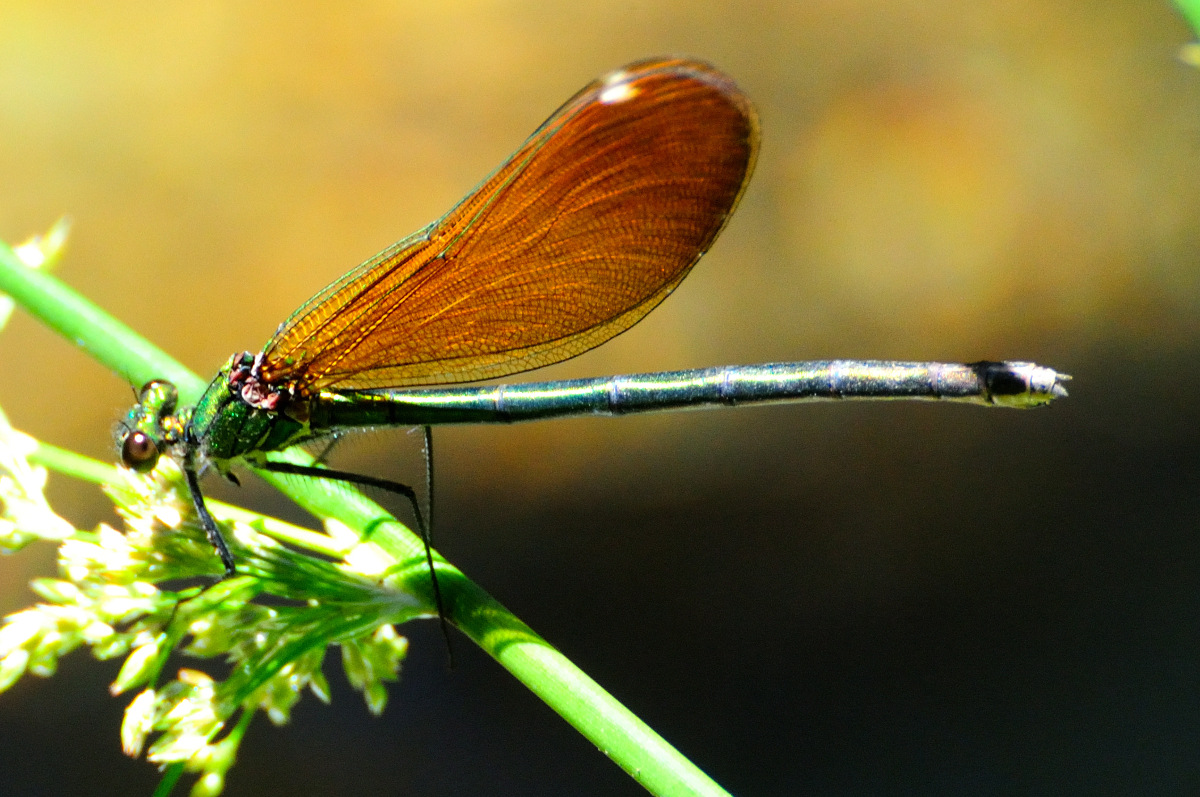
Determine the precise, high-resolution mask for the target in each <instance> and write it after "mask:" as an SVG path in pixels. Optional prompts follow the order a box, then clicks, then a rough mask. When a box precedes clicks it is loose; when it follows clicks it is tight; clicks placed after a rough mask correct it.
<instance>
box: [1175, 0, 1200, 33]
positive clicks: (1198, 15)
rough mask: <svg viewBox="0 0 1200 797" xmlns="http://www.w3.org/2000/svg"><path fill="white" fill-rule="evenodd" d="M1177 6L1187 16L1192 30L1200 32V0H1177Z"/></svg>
mask: <svg viewBox="0 0 1200 797" xmlns="http://www.w3.org/2000/svg"><path fill="white" fill-rule="evenodd" d="M1175 6H1176V8H1178V9H1179V10H1180V11H1181V12H1182V13H1183V15H1184V17H1186V18H1187V21H1188V22H1189V23H1190V24H1191V26H1192V30H1193V31H1196V32H1197V33H1198V34H1200V0H1175Z"/></svg>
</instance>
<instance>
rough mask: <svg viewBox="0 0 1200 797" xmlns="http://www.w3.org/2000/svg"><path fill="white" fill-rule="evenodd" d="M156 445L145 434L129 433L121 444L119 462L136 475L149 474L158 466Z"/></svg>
mask: <svg viewBox="0 0 1200 797" xmlns="http://www.w3.org/2000/svg"><path fill="white" fill-rule="evenodd" d="M158 456H159V450H158V444H157V443H155V442H154V439H153V438H152V437H150V435H148V434H146V433H145V432H130V433H129V434H128V435H126V436H125V442H123V443H121V462H123V463H124V464H125V467H127V468H129V469H131V470H136V471H137V472H138V473H149V472H150V471H152V470H154V466H155V465H157V464H158Z"/></svg>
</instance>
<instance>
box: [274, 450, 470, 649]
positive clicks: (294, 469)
mask: <svg viewBox="0 0 1200 797" xmlns="http://www.w3.org/2000/svg"><path fill="white" fill-rule="evenodd" d="M427 428H428V427H427ZM431 445H432V437H431V435H429V434H428V433H427V434H426V461H427V462H428V463H429V464H432V462H433V456H432V449H431ZM256 467H260V468H262V469H263V470H267V471H271V472H273V473H288V474H292V475H294V476H310V477H312V478H315V479H332V480H334V481H341V482H347V483H349V484H361V485H363V486H365V487H375V488H377V489H380V490H384V491H386V492H389V493H395V494H396V495H400V496H403V497H404V498H406V499H408V502H409V503H410V504H411V505H412V508H413V514H414V515H416V518H417V527H418V528H419V529H420V530H421V541H422V542H424V543H425V562H426V563H427V564H428V565H429V580H430V582H431V583H432V585H433V600H434V603H435V604H436V605H437V612H438V620H440V621H441V624H442V634H443V635H444V636H445V637H446V646H447V648H449V645H450V627H449V625H448V624H447V622H446V609H445V605H444V604H443V603H442V590H441V587H440V586H439V585H438V578H437V570H436V569H435V568H434V566H433V550H432V542H431V541H430V532H429V525H428V524H427V523H426V521H425V516H424V515H423V514H422V512H421V505H420V503H419V502H418V501H417V493H416V491H415V490H413V488H411V487H409V486H408V485H407V484H401V483H400V482H394V481H390V480H388V479H378V478H376V477H374V476H364V475H363V474H361V473H350V472H349V471H344V470H333V469H332V468H318V467H314V466H312V465H297V464H295V463H292V462H276V461H274V460H265V461H263V462H261V463H259V464H257V465H256ZM427 478H428V483H429V485H430V486H432V484H433V477H432V476H428V477H427ZM432 504H433V502H432V501H430V506H431V507H432ZM451 655H453V654H451Z"/></svg>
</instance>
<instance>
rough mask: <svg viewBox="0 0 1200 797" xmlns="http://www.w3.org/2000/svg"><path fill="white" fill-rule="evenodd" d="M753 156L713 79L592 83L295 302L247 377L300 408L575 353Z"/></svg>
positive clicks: (713, 226)
mask: <svg viewBox="0 0 1200 797" xmlns="http://www.w3.org/2000/svg"><path fill="white" fill-rule="evenodd" d="M757 149H758V121H757V118H756V116H755V113H754V109H753V108H752V107H751V105H750V102H749V100H748V99H747V98H746V96H745V95H743V94H742V93H741V91H740V90H739V89H738V88H737V86H735V85H734V83H733V81H731V80H730V79H729V78H728V77H726V76H725V75H723V74H721V73H720V72H717V71H716V70H714V69H713V68H712V67H710V66H708V65H706V64H703V63H700V62H697V61H687V60H681V59H674V60H661V61H647V62H642V63H637V64H632V65H630V66H627V67H625V68H624V69H621V70H619V71H617V72H613V73H612V74H610V75H608V76H607V77H604V78H601V79H600V80H597V81H596V82H594V83H592V84H591V85H589V86H588V87H586V88H585V89H583V91H581V92H580V93H579V94H577V95H575V97H573V98H572V99H571V100H570V101H568V102H567V103H566V104H565V105H563V106H562V108H560V109H559V110H558V111H557V112H556V113H555V114H554V115H553V116H551V117H550V118H549V119H548V120H547V121H546V122H545V123H544V124H543V125H542V126H541V127H539V128H538V129H537V131H536V132H534V134H533V135H532V136H531V137H530V138H529V140H528V141H526V142H525V144H524V145H523V146H522V147H521V148H520V149H519V150H517V152H516V153H515V154H513V156H512V157H511V158H510V159H509V160H508V161H507V162H506V163H505V164H504V165H503V166H501V167H500V168H499V169H498V170H497V171H496V172H495V173H494V174H492V176H491V177H489V178H487V180H485V181H484V182H483V184H482V185H480V186H479V187H478V188H477V189H476V190H475V191H474V192H473V193H471V194H470V195H468V196H467V197H466V198H465V199H463V201H462V202H460V203H459V204H458V206H457V207H455V208H454V209H453V210H451V211H450V212H449V213H448V214H446V216H444V217H443V218H442V219H440V220H439V221H437V222H434V223H433V224H431V225H430V226H429V227H426V228H425V229H424V230H421V231H420V232H418V233H416V234H414V235H412V236H409V237H408V238H406V239H404V240H403V241H400V242H399V243H397V244H395V245H393V246H392V247H390V248H388V249H386V250H384V251H383V252H381V253H380V254H379V255H377V256H376V257H374V258H372V259H371V260H369V261H367V262H366V263H364V264H363V265H361V266H359V267H358V268H356V269H355V270H353V271H351V272H350V273H349V274H347V275H346V276H344V277H342V278H341V279H340V280H338V281H337V282H335V283H333V284H332V285H330V286H329V287H327V288H325V289H324V290H323V291H321V292H320V293H319V294H317V295H316V296H315V297H313V298H312V299H311V300H310V301H309V302H307V303H306V304H305V305H304V306H303V307H301V308H300V309H299V310H298V311H297V312H296V313H295V314H294V315H293V316H292V317H291V318H290V319H289V320H288V321H287V323H286V324H284V326H283V327H281V329H280V331H279V332H278V333H277V334H276V335H275V337H274V338H273V339H272V340H271V341H270V343H268V344H267V347H266V349H265V359H264V365H263V368H262V375H263V377H264V378H266V380H267V381H269V382H271V383H272V384H276V385H280V386H282V385H285V384H290V385H291V386H292V387H293V388H294V389H295V390H296V391H297V392H298V393H299V394H300V395H306V394H310V393H312V392H313V391H315V390H318V389H322V388H337V389H363V388H379V387H399V386H403V385H417V384H436V383H448V382H469V381H475V380H479V379H487V378H491V377H496V376H501V375H504V374H512V373H516V372H519V371H525V370H528V369H531V368H537V367H540V366H543V365H549V364H550V363H555V362H559V361H561V360H565V359H568V358H570V357H574V356H575V355H577V354H581V353H583V352H585V351H587V350H588V349H591V348H593V347H594V346H598V345H599V344H601V343H603V342H604V341H606V340H608V339H609V338H611V337H613V336H614V335H617V334H619V333H620V332H623V331H624V330H626V329H628V328H629V327H631V326H632V325H633V324H635V323H637V321H639V320H640V319H641V318H642V317H643V316H645V315H646V313H648V312H650V310H652V309H653V308H654V307H655V305H657V304H658V303H659V302H660V301H662V300H663V299H664V298H665V297H666V296H667V294H669V293H670V292H671V291H672V290H673V289H674V288H675V286H676V285H678V284H679V282H680V280H682V279H683V278H684V277H685V276H686V275H687V273H688V271H689V270H690V269H691V267H692V266H693V265H694V264H695V263H696V261H697V260H698V259H699V258H700V256H701V255H702V254H703V253H704V252H705V251H706V250H707V249H708V247H709V246H710V245H711V244H712V242H713V240H714V239H715V238H716V236H717V234H718V233H719V232H720V231H721V228H722V227H723V226H724V225H725V221H726V219H727V218H728V217H729V215H730V213H732V212H733V209H734V206H735V205H736V204H737V201H738V199H739V197H740V196H741V194H742V191H743V189H744V188H745V186H746V182H747V181H748V180H749V177H750V172H751V170H752V169H753V166H754V159H755V155H756V153H757Z"/></svg>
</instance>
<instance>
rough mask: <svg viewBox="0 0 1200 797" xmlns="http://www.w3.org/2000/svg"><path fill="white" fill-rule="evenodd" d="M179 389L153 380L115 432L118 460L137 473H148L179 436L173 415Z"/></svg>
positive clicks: (176, 419) (159, 380) (180, 435)
mask: <svg viewBox="0 0 1200 797" xmlns="http://www.w3.org/2000/svg"><path fill="white" fill-rule="evenodd" d="M178 403H179V391H178V390H176V389H175V386H174V385H173V384H171V383H170V382H166V381H163V380H161V379H155V380H153V381H150V382H147V383H146V384H145V385H143V386H142V389H141V390H140V391H139V392H138V403H137V404H136V405H135V406H134V407H133V409H131V410H130V411H129V415H127V416H126V418H125V420H124V421H122V422H121V423H120V424H119V425H118V427H117V431H116V438H117V446H118V448H120V450H121V463H122V464H123V465H124V466H125V467H127V468H130V469H131V470H135V471H137V472H138V473H149V472H150V471H151V470H154V466H155V465H157V464H158V459H159V457H161V456H162V455H163V454H164V453H167V449H168V447H169V446H171V445H173V444H174V443H177V442H178V441H179V440H181V439H182V427H183V425H182V422H181V421H180V419H179V418H178V417H176V415H175V407H176V406H177V405H178Z"/></svg>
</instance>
